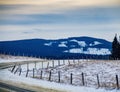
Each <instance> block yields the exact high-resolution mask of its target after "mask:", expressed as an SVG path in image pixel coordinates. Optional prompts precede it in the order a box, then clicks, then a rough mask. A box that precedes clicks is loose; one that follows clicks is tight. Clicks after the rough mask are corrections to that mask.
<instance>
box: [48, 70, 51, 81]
mask: <svg viewBox="0 0 120 92" xmlns="http://www.w3.org/2000/svg"><path fill="white" fill-rule="evenodd" d="M48 80H49V81H50V80H51V71H50V72H49V79H48Z"/></svg>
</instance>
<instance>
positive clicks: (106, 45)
mask: <svg viewBox="0 0 120 92" xmlns="http://www.w3.org/2000/svg"><path fill="white" fill-rule="evenodd" d="M111 47H112V46H111V42H108V41H106V40H104V39H98V38H92V37H71V38H67V39H58V40H45V39H29V40H17V41H1V42H0V53H1V54H11V55H25V56H36V57H42V58H45V57H46V58H85V57H87V58H95V56H97V57H98V58H102V57H101V56H108V55H110V54H111ZM104 58H106V57H104Z"/></svg>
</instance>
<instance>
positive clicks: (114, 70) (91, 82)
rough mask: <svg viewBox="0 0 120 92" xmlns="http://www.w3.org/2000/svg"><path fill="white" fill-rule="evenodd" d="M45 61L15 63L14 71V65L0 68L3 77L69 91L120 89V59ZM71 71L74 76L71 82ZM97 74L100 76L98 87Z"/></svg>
mask: <svg viewBox="0 0 120 92" xmlns="http://www.w3.org/2000/svg"><path fill="white" fill-rule="evenodd" d="M42 61H43V62H35V63H30V64H28V63H26V64H24V65H16V67H15V68H14V70H13V72H12V73H11V70H12V69H13V67H12V68H9V69H4V70H0V80H7V81H14V82H16V83H17V82H19V83H26V84H29V85H35V86H41V87H44V88H50V89H56V90H60V91H66V92H80V91H81V92H120V90H117V89H116V86H117V85H116V75H118V80H120V77H119V76H120V61H102V60H54V61H53V60H42ZM33 69H34V73H33ZM27 70H28V72H27ZM20 71H21V73H20ZM41 71H42V73H41ZM50 71H51V77H50ZM59 73H60V80H59ZM71 73H72V79H73V80H72V84H71ZM82 73H83V74H84V86H83V81H82V75H81V74H82ZM41 74H42V76H41ZM26 75H27V77H26ZM97 75H98V77H99V84H100V85H99V88H98V81H97ZM3 76H4V77H3ZM33 77H34V78H33ZM58 82H60V83H58Z"/></svg>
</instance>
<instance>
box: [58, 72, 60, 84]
mask: <svg viewBox="0 0 120 92" xmlns="http://www.w3.org/2000/svg"><path fill="white" fill-rule="evenodd" d="M58 82H59V83H60V71H58Z"/></svg>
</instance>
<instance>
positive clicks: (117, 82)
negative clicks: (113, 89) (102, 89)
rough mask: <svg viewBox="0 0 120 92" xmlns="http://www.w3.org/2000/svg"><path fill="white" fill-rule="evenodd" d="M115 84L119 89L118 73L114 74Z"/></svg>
mask: <svg viewBox="0 0 120 92" xmlns="http://www.w3.org/2000/svg"><path fill="white" fill-rule="evenodd" d="M116 85H117V89H119V81H118V75H116Z"/></svg>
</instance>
